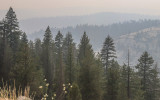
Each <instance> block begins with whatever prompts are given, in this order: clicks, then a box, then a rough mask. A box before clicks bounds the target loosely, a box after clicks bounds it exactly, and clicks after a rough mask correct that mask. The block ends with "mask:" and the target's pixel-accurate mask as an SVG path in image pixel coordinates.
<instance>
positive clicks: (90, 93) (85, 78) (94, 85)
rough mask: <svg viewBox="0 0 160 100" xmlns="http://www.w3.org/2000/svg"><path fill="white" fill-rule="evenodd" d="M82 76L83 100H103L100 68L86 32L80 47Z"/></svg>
mask: <svg viewBox="0 0 160 100" xmlns="http://www.w3.org/2000/svg"><path fill="white" fill-rule="evenodd" d="M78 57H79V63H80V76H79V86H80V90H81V93H82V99H83V100H101V99H102V88H101V85H100V84H101V82H100V77H99V76H100V72H99V67H98V66H97V65H96V63H95V58H94V53H93V50H92V46H91V45H90V43H89V39H88V36H87V35H86V32H84V34H83V36H82V39H81V42H80V45H79V55H78Z"/></svg>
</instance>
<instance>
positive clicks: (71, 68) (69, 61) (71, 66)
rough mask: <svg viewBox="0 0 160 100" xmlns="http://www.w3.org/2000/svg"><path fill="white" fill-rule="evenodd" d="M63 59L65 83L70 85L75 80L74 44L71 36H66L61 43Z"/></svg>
mask: <svg viewBox="0 0 160 100" xmlns="http://www.w3.org/2000/svg"><path fill="white" fill-rule="evenodd" d="M63 58H64V63H65V66H66V67H65V68H66V69H65V75H66V80H65V81H66V82H67V83H72V82H73V81H74V80H75V77H74V74H75V43H74V42H73V39H72V34H70V33H68V34H66V37H65V38H64V42H63Z"/></svg>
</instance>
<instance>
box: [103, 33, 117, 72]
mask: <svg viewBox="0 0 160 100" xmlns="http://www.w3.org/2000/svg"><path fill="white" fill-rule="evenodd" d="M115 52H116V50H115V46H114V42H113V39H112V38H111V37H110V36H109V35H108V36H107V38H106V39H105V41H104V43H103V48H102V50H101V57H102V62H103V64H104V66H105V68H106V72H107V68H108V67H109V64H110V60H112V59H113V58H116V56H115Z"/></svg>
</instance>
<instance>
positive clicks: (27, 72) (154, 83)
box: [0, 8, 160, 100]
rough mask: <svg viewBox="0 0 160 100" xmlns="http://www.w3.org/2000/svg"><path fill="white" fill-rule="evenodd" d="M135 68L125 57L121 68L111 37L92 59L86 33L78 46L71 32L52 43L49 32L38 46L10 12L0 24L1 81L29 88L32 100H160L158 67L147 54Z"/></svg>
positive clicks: (10, 10)
mask: <svg viewBox="0 0 160 100" xmlns="http://www.w3.org/2000/svg"><path fill="white" fill-rule="evenodd" d="M138 62H139V63H138V64H137V65H136V66H135V67H130V64H129V53H128V64H124V65H123V66H121V65H119V64H118V62H117V61H116V50H115V46H114V41H113V39H112V38H111V37H110V36H109V35H108V36H107V37H106V39H105V42H104V44H103V47H102V50H101V52H100V53H98V54H95V53H94V51H93V49H92V45H91V44H90V40H89V38H88V36H87V34H86V32H84V34H83V36H82V37H81V40H80V44H79V45H78V46H76V44H75V43H74V41H73V38H72V34H71V33H69V32H68V33H67V34H66V36H63V35H62V33H61V32H60V31H58V33H57V35H56V36H55V38H54V37H53V36H52V33H51V30H50V27H49V26H48V27H47V29H46V31H45V33H44V37H43V40H42V41H41V40H40V39H36V40H35V41H34V42H33V41H29V40H28V39H27V36H26V34H25V33H24V32H22V31H21V30H20V29H19V25H18V21H17V18H16V14H15V12H14V11H13V9H12V8H10V9H9V11H8V12H7V14H6V17H5V18H4V19H3V20H2V21H1V23H0V79H1V80H2V79H3V80H4V82H7V83H9V84H11V85H12V86H13V85H14V81H15V83H16V88H17V89H18V88H19V87H20V88H22V91H24V90H25V87H26V86H30V87H31V88H30V89H31V92H30V93H31V94H34V96H35V99H36V100H40V99H41V98H46V99H47V100H52V99H54V100H159V95H160V92H159V85H160V83H159V76H158V75H159V72H158V70H157V67H158V65H157V64H155V63H154V60H153V58H152V57H151V56H150V55H149V54H148V53H147V52H146V51H145V52H144V53H143V54H142V55H141V56H140V58H139V60H138ZM0 85H1V87H2V86H3V83H1V84H0Z"/></svg>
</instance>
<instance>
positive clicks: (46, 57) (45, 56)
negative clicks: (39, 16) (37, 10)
mask: <svg viewBox="0 0 160 100" xmlns="http://www.w3.org/2000/svg"><path fill="white" fill-rule="evenodd" d="M52 42H53V40H52V33H51V31H50V27H49V26H48V27H47V29H46V31H45V34H44V38H43V44H42V48H43V51H42V66H43V69H44V74H45V78H46V79H47V82H48V83H49V86H48V93H49V98H51V93H52V89H53V85H52V84H53V80H54V79H53V74H54V73H53V72H54V65H53V59H52V58H53V56H52V49H53V48H52Z"/></svg>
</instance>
